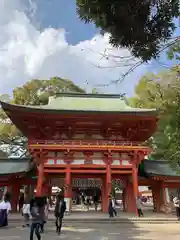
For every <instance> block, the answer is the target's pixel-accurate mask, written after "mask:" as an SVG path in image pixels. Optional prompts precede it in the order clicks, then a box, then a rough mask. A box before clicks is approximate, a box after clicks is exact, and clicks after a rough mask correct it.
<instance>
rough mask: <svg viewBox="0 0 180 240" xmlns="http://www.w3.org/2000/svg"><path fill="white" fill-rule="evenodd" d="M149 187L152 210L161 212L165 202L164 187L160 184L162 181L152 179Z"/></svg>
mask: <svg viewBox="0 0 180 240" xmlns="http://www.w3.org/2000/svg"><path fill="white" fill-rule="evenodd" d="M151 188H152V196H153V203H154V211H155V212H161V207H162V205H163V204H165V202H166V200H165V199H166V196H165V189H164V187H163V185H162V182H161V181H159V180H154V181H153V183H152V187H151ZM163 191H164V192H163Z"/></svg>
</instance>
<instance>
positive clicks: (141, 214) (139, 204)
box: [136, 196, 144, 217]
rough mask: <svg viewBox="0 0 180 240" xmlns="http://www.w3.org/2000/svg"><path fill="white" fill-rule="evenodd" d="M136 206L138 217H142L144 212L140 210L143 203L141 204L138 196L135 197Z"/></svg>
mask: <svg viewBox="0 0 180 240" xmlns="http://www.w3.org/2000/svg"><path fill="white" fill-rule="evenodd" d="M136 207H137V211H138V216H139V217H144V214H143V212H142V207H143V204H142V201H141V198H140V196H138V197H137V199H136Z"/></svg>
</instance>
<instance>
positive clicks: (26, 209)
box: [22, 201, 31, 227]
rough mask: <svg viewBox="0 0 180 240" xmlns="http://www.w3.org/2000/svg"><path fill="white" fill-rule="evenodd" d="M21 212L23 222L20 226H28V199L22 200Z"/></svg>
mask: <svg viewBox="0 0 180 240" xmlns="http://www.w3.org/2000/svg"><path fill="white" fill-rule="evenodd" d="M22 214H23V217H24V224H23V225H22V227H29V219H30V216H31V214H30V203H29V202H28V201H26V202H24V204H23V207H22Z"/></svg>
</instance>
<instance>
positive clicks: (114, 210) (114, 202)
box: [112, 197, 117, 216]
mask: <svg viewBox="0 0 180 240" xmlns="http://www.w3.org/2000/svg"><path fill="white" fill-rule="evenodd" d="M112 208H113V213H114V215H115V216H117V211H116V199H115V198H114V197H113V198H112Z"/></svg>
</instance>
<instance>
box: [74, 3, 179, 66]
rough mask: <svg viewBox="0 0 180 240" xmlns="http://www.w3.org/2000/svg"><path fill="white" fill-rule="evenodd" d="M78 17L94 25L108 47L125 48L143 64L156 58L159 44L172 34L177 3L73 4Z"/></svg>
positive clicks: (177, 11) (177, 14) (177, 13)
mask: <svg viewBox="0 0 180 240" xmlns="http://www.w3.org/2000/svg"><path fill="white" fill-rule="evenodd" d="M76 3H77V13H78V15H79V17H80V19H81V20H83V21H85V23H89V22H92V23H95V25H96V26H97V27H98V28H100V29H101V32H102V33H106V32H107V33H109V34H110V43H111V44H112V45H113V46H115V47H126V48H128V49H130V50H131V52H132V54H133V55H134V56H135V57H140V58H141V59H142V60H144V61H148V60H150V59H151V58H156V57H157V56H158V55H159V51H160V49H161V44H162V43H164V42H166V41H167V40H169V39H170V38H171V36H172V35H173V32H174V30H175V24H174V18H175V17H179V15H180V11H179V0H162V1H159V0H149V1H147V0H141V1H139V0H126V1H122V0H117V1H114V0H96V1H92V0H76Z"/></svg>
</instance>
